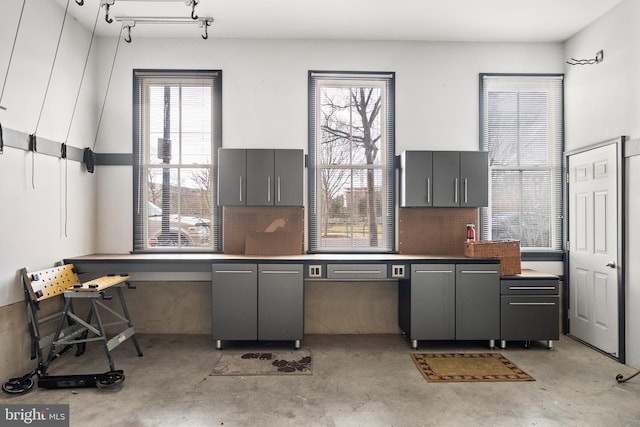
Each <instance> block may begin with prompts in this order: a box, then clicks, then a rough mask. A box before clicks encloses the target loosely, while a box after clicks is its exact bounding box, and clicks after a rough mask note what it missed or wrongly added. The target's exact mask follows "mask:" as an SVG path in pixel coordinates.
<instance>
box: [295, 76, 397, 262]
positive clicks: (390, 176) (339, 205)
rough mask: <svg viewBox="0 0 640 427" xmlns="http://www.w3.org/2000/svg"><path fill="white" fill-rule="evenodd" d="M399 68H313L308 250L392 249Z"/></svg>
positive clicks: (310, 99)
mask: <svg viewBox="0 0 640 427" xmlns="http://www.w3.org/2000/svg"><path fill="white" fill-rule="evenodd" d="M394 77H395V76H394V74H393V73H385V74H378V73H367V74H361V73H325V72H310V73H309V86H310V87H309V89H310V94H309V164H308V166H309V251H311V252H322V251H326V252H331V251H340V252H344V251H346V252H349V251H351V252H389V251H392V250H393V249H394V206H393V200H394V198H393V188H394V162H393V161H394V156H395V149H394Z"/></svg>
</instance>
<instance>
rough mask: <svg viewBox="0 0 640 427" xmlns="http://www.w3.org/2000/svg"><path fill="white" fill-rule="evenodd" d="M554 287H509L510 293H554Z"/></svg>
mask: <svg viewBox="0 0 640 427" xmlns="http://www.w3.org/2000/svg"><path fill="white" fill-rule="evenodd" d="M555 289H556V287H555V286H509V290H510V291H517V290H523V291H554V290H555Z"/></svg>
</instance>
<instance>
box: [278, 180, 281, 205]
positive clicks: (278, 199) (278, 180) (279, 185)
mask: <svg viewBox="0 0 640 427" xmlns="http://www.w3.org/2000/svg"><path fill="white" fill-rule="evenodd" d="M280 196H281V194H280V177H278V201H280V199H281V198H280Z"/></svg>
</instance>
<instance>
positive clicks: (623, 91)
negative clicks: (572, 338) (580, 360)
mask: <svg viewBox="0 0 640 427" xmlns="http://www.w3.org/2000/svg"><path fill="white" fill-rule="evenodd" d="M638 16H640V2H638V1H637V0H625V1H623V2H622V3H620V5H618V6H617V7H616V8H614V9H612V10H611V11H610V12H608V13H607V14H606V15H604V16H603V17H601V18H600V19H598V20H597V21H596V22H594V23H593V24H591V25H590V26H589V27H587V28H586V29H584V30H583V31H581V32H580V33H578V34H577V35H575V36H574V37H572V38H571V39H570V40H568V41H567V42H566V43H565V57H566V58H570V57H575V58H593V57H595V53H596V52H597V51H598V50H601V49H602V50H604V61H603V62H602V63H600V64H597V65H587V66H566V70H565V73H566V86H565V97H566V101H565V103H566V113H565V123H566V148H567V149H568V150H573V149H576V148H580V147H584V146H588V145H590V144H594V143H597V142H602V141H606V140H610V139H613V138H616V137H618V136H621V135H625V136H628V137H630V138H634V139H635V138H638V137H640V120H639V118H640V49H639V47H640V27H639V26H638V24H637V18H638ZM627 165H628V167H629V168H630V169H631V170H629V171H628V173H627V182H626V185H627V188H628V189H629V192H628V193H627V195H628V196H631V197H635V198H634V200H633V201H632V203H631V204H630V205H629V208H628V211H627V217H628V219H629V222H632V223H635V222H637V218H638V215H640V204H638V202H637V196H635V193H637V189H638V188H639V186H640V174H638V172H637V170H636V168H637V167H639V166H640V161H639V160H638V158H637V157H635V158H632V159H630V160H629V161H628V162H627ZM639 231H640V229H639V228H638V227H636V226H633V227H629V228H628V230H627V235H626V236H625V240H626V243H627V248H628V254H627V260H626V262H627V264H628V266H629V267H630V268H629V270H627V271H626V277H627V279H626V286H627V289H626V297H627V298H626V313H627V324H626V326H627V333H626V341H627V347H626V352H627V364H629V365H631V366H635V367H640V310H639V308H640V270H639V269H638V268H637V263H638V259H639V257H640V245H639V244H638V241H640V235H639ZM634 265H635V267H634Z"/></svg>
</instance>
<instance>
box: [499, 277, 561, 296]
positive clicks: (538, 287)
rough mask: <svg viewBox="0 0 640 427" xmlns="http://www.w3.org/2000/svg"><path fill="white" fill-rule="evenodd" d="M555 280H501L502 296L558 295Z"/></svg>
mask: <svg viewBox="0 0 640 427" xmlns="http://www.w3.org/2000/svg"><path fill="white" fill-rule="evenodd" d="M559 283H560V282H559V281H558V280H557V279H522V280H501V281H500V293H501V294H502V295H510V294H511V295H558V289H559V286H560V285H559Z"/></svg>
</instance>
